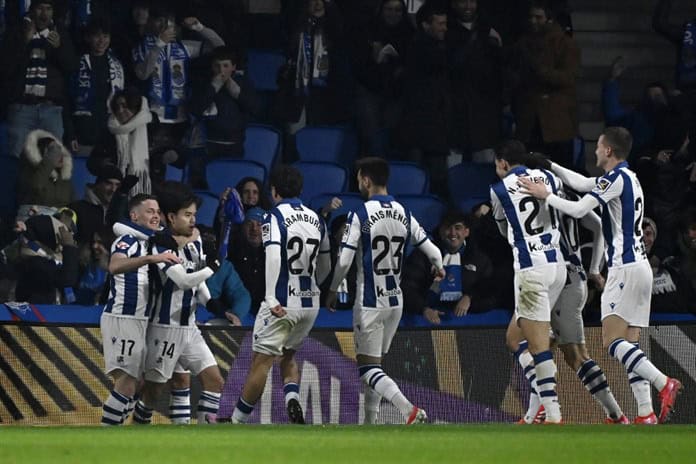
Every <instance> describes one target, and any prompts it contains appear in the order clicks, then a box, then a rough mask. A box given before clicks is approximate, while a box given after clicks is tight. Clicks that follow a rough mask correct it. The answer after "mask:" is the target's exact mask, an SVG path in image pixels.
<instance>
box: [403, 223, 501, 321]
mask: <svg viewBox="0 0 696 464" xmlns="http://www.w3.org/2000/svg"><path fill="white" fill-rule="evenodd" d="M471 227H472V218H471V217H470V216H467V215H465V214H464V213H462V212H461V211H458V210H451V211H448V212H447V213H445V216H444V217H443V218H442V222H441V223H440V227H439V228H438V232H439V235H440V236H439V240H438V241H437V242H436V245H438V246H439V248H440V251H441V252H442V260H443V265H444V268H445V272H446V276H445V278H444V279H442V280H441V281H440V282H433V278H432V273H431V272H430V267H431V266H430V261H428V259H427V257H426V256H425V255H423V253H421V252H420V251H419V250H415V251H414V252H413V253H412V254H411V255H410V256H409V257H408V258H407V259H406V265H405V266H404V277H403V280H402V284H401V287H402V289H403V291H404V310H405V312H407V313H409V314H419V315H421V314H422V315H423V317H425V318H426V319H427V320H428V321H429V322H430V323H432V324H435V325H438V324H440V323H441V320H442V319H443V318H446V319H450V318H451V317H452V316H454V317H462V316H464V315H466V314H468V313H469V312H476V313H478V312H483V311H488V310H490V309H493V306H494V293H493V291H492V286H493V281H492V279H491V277H492V275H493V265H492V264H491V261H490V259H489V258H488V257H487V256H486V255H485V254H483V253H481V252H480V251H479V250H478V249H476V246H475V244H474V243H473V242H472V241H471V240H470V239H469V234H470V230H471Z"/></svg>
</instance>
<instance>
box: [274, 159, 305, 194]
mask: <svg viewBox="0 0 696 464" xmlns="http://www.w3.org/2000/svg"><path fill="white" fill-rule="evenodd" d="M303 183H304V179H303V178H302V173H301V172H300V170H299V169H297V168H296V167H294V166H290V165H289V164H280V165H278V166H277V167H276V168H275V169H274V170H273V172H272V173H271V187H275V191H276V195H278V196H280V197H282V198H295V197H299V196H300V193H302V186H303Z"/></svg>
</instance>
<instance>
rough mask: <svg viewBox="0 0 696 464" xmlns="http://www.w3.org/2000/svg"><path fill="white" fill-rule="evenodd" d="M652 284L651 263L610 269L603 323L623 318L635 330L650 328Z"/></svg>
mask: <svg viewBox="0 0 696 464" xmlns="http://www.w3.org/2000/svg"><path fill="white" fill-rule="evenodd" d="M652 282H653V275H652V269H651V268H650V263H649V262H648V261H640V262H637V263H634V264H629V265H626V266H621V267H618V268H617V267H610V268H609V273H608V275H607V283H606V285H605V286H604V293H602V320H604V318H605V317H607V316H619V317H620V318H621V319H623V320H624V321H626V322H628V325H630V326H632V327H648V326H649V325H650V298H651V297H652Z"/></svg>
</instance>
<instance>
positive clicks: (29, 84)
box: [0, 0, 77, 157]
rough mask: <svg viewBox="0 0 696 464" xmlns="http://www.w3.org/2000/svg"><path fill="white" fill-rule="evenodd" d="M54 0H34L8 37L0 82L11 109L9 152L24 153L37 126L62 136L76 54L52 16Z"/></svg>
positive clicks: (4, 49)
mask: <svg viewBox="0 0 696 464" xmlns="http://www.w3.org/2000/svg"><path fill="white" fill-rule="evenodd" d="M53 5H54V1H53V0H33V1H32V2H31V7H30V9H29V13H28V14H27V16H25V17H24V20H23V21H21V24H20V25H18V27H17V28H16V29H15V30H13V31H11V32H9V33H8V34H7V36H6V37H5V39H4V41H3V47H2V55H1V56H2V57H3V66H0V83H1V85H2V86H3V87H4V96H5V103H6V104H9V107H8V109H7V126H8V127H7V129H8V144H9V153H10V155H11V156H15V157H19V156H20V154H21V152H22V146H23V145H24V142H25V140H26V138H27V134H29V133H30V132H31V131H32V130H34V129H44V130H46V131H48V132H50V133H52V134H53V135H54V136H55V137H57V138H59V139H60V138H62V137H63V107H64V106H65V104H66V103H67V94H66V88H67V86H66V82H67V79H68V77H69V76H70V74H72V73H73V72H74V71H75V70H76V69H77V57H76V56H75V50H74V49H73V45H72V41H71V40H70V37H69V35H68V34H67V33H66V32H65V30H64V29H63V28H62V27H60V26H59V25H57V24H56V23H54V21H53Z"/></svg>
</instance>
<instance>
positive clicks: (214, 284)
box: [197, 225, 251, 326]
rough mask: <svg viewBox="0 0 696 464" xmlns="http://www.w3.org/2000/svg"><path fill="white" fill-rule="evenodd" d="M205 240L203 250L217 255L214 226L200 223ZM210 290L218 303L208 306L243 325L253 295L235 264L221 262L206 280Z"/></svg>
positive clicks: (229, 319) (232, 321)
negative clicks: (243, 281)
mask: <svg viewBox="0 0 696 464" xmlns="http://www.w3.org/2000/svg"><path fill="white" fill-rule="evenodd" d="M197 227H198V230H200V232H201V239H202V240H203V252H204V253H205V255H206V256H210V255H213V256H217V239H216V238H215V233H214V232H213V229H212V228H209V227H205V226H201V225H198V226H197ZM205 283H206V285H207V286H208V290H209V291H210V297H211V299H213V300H216V301H217V302H218V303H216V304H212V305H211V304H210V302H208V304H207V305H206V307H207V308H208V310H209V311H210V310H211V309H212V310H213V311H211V312H213V314H215V315H216V316H218V317H220V318H224V319H226V320H227V321H229V322H230V324H232V325H235V326H240V325H242V321H243V320H244V319H245V318H246V316H247V314H249V310H250V309H251V296H250V295H249V292H248V291H247V289H246V288H245V287H244V284H243V283H242V279H241V278H240V277H239V274H237V271H236V270H235V269H234V265H233V264H232V262H230V261H229V260H228V259H223V260H222V261H221V262H220V268H219V269H218V270H217V271H215V274H213V275H212V276H211V277H209V278H208V280H206V281H205Z"/></svg>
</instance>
